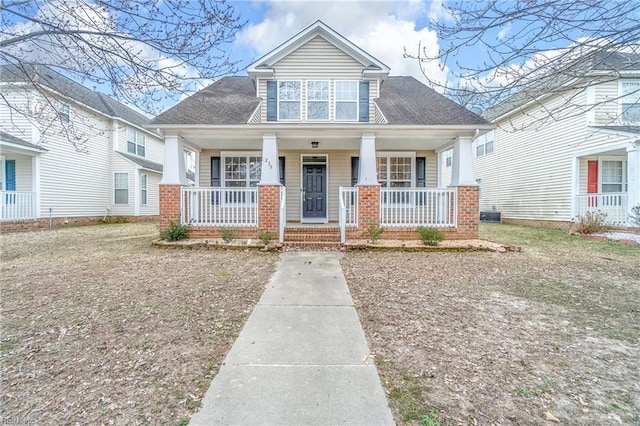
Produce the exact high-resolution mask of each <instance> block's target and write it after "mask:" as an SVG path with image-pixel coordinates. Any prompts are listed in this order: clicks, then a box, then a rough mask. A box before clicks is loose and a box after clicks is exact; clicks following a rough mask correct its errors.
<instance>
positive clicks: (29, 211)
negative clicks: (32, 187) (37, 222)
mask: <svg viewBox="0 0 640 426" xmlns="http://www.w3.org/2000/svg"><path fill="white" fill-rule="evenodd" d="M0 197H2V198H1V199H0V221H11V220H29V219H35V218H36V215H37V212H36V211H35V210H36V209H35V207H36V193H35V192H18V191H0Z"/></svg>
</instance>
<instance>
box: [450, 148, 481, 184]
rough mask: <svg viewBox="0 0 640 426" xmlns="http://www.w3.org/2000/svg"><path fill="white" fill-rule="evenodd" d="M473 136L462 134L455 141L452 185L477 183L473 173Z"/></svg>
mask: <svg viewBox="0 0 640 426" xmlns="http://www.w3.org/2000/svg"><path fill="white" fill-rule="evenodd" d="M472 143H473V137H471V136H460V137H458V138H457V139H456V140H455V142H454V143H453V156H452V158H451V160H452V164H451V186H465V185H477V184H476V179H475V177H474V174H473V145H472Z"/></svg>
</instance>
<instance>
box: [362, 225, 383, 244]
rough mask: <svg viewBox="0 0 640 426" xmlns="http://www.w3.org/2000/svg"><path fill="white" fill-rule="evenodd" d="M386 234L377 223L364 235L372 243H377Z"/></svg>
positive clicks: (370, 226)
mask: <svg viewBox="0 0 640 426" xmlns="http://www.w3.org/2000/svg"><path fill="white" fill-rule="evenodd" d="M383 232H384V228H383V227H381V226H380V225H379V224H377V223H372V224H371V225H369V227H368V228H367V229H366V230H365V231H364V233H363V235H364V236H365V237H366V238H367V239H368V240H369V241H371V242H372V243H374V244H375V243H376V241H378V240H379V239H380V237H381V236H382V233H383Z"/></svg>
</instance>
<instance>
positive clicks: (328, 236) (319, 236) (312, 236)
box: [284, 232, 340, 242]
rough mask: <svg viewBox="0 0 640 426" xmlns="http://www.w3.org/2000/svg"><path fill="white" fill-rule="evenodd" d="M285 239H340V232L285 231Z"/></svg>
mask: <svg viewBox="0 0 640 426" xmlns="http://www.w3.org/2000/svg"><path fill="white" fill-rule="evenodd" d="M284 240H285V241H333V242H339V241H340V234H339V233H337V234H298V233H296V234H291V233H288V232H285V234H284Z"/></svg>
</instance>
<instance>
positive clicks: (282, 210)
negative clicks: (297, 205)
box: [279, 186, 287, 243]
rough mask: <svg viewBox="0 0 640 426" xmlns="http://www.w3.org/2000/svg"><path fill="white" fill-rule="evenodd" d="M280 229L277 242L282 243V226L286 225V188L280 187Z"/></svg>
mask: <svg viewBox="0 0 640 426" xmlns="http://www.w3.org/2000/svg"><path fill="white" fill-rule="evenodd" d="M279 223H280V229H279V241H280V242H281V243H284V226H285V224H286V223H287V188H286V187H284V186H281V187H280V222H279Z"/></svg>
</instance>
